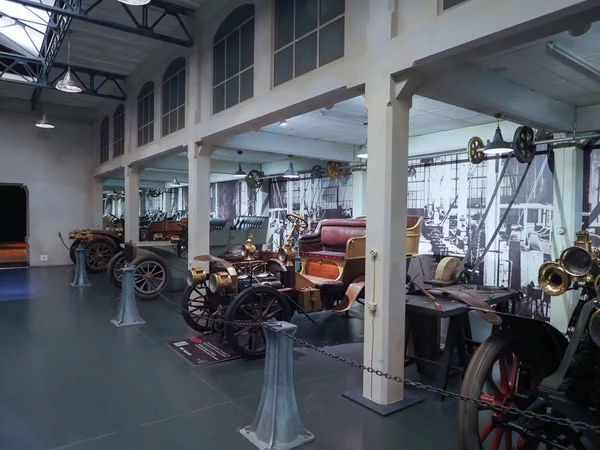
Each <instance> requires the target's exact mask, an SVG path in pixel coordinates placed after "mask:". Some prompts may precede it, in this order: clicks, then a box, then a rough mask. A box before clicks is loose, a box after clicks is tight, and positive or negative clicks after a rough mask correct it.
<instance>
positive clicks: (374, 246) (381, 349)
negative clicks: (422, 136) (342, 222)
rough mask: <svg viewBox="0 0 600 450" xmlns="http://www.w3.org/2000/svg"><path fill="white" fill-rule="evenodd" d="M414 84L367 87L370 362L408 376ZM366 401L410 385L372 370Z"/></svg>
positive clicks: (399, 393)
mask: <svg viewBox="0 0 600 450" xmlns="http://www.w3.org/2000/svg"><path fill="white" fill-rule="evenodd" d="M413 81H414V80H403V81H402V82H401V83H395V82H394V80H392V78H391V77H390V76H389V75H387V76H379V77H376V76H375V77H373V78H372V79H371V80H369V81H367V84H366V103H367V109H368V111H369V129H368V142H369V167H368V171H367V192H368V198H369V202H368V203H367V205H366V209H367V243H366V253H367V255H366V274H365V275H366V286H365V299H366V307H365V332H364V336H365V337H364V364H365V365H367V366H371V367H374V368H375V369H379V370H382V371H384V372H388V373H391V374H393V375H397V376H400V377H403V376H404V333H405V282H404V278H405V273H406V256H405V255H406V200H407V198H406V196H407V182H408V175H407V170H408V129H409V111H410V108H411V102H412V94H413V92H414V89H415V86H414V83H413ZM363 397H365V398H366V399H368V400H371V401H373V402H375V403H378V404H380V405H389V404H392V403H395V402H397V401H400V400H402V399H403V398H404V386H403V385H402V384H400V383H397V382H395V381H390V380H387V379H386V378H383V377H379V376H376V375H373V374H369V373H368V372H365V373H364V377H363Z"/></svg>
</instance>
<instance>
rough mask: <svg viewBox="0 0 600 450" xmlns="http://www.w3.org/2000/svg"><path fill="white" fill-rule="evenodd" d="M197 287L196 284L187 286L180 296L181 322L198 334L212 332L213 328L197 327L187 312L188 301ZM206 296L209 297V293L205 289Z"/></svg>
mask: <svg viewBox="0 0 600 450" xmlns="http://www.w3.org/2000/svg"><path fill="white" fill-rule="evenodd" d="M197 286H198V284H194V285H192V286H188V287H187V288H186V290H185V291H183V295H182V296H181V315H182V316H183V320H184V321H185V323H186V324H187V325H188V326H189V327H190V328H192V329H193V330H196V331H199V332H200V333H206V332H208V331H212V330H213V327H203V326H201V325H198V323H197V322H196V321H195V320H194V319H192V315H191V314H190V313H189V312H188V299H189V297H190V295H191V294H192V292H194V289H195V288H196V287H197ZM206 291H207V293H208V295H209V296H210V291H209V290H208V288H206Z"/></svg>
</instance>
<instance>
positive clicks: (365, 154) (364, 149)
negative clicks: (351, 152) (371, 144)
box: [356, 144, 369, 159]
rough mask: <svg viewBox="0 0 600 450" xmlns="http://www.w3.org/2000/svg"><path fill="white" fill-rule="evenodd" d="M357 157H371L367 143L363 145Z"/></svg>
mask: <svg viewBox="0 0 600 450" xmlns="http://www.w3.org/2000/svg"><path fill="white" fill-rule="evenodd" d="M356 157H357V158H362V159H367V158H368V157H369V151H368V149H367V144H365V145H363V146H362V147H361V148H360V149H359V150H358V153H357V154H356Z"/></svg>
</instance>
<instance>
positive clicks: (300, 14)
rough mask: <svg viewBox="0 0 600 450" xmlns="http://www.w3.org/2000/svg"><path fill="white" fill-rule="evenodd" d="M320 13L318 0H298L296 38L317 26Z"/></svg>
mask: <svg viewBox="0 0 600 450" xmlns="http://www.w3.org/2000/svg"><path fill="white" fill-rule="evenodd" d="M318 13H319V2H318V0H296V32H295V34H294V36H295V38H296V39H298V38H299V37H301V36H304V35H305V34H306V33H310V32H311V31H313V30H315V29H316V28H317V26H318V21H317V17H318Z"/></svg>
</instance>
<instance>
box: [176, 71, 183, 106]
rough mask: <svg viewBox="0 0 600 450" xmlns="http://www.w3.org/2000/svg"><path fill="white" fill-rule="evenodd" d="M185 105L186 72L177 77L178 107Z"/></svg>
mask: <svg viewBox="0 0 600 450" xmlns="http://www.w3.org/2000/svg"><path fill="white" fill-rule="evenodd" d="M184 103H185V70H184V71H183V72H181V73H180V74H179V76H178V77H177V106H181V105H183V104H184Z"/></svg>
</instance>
